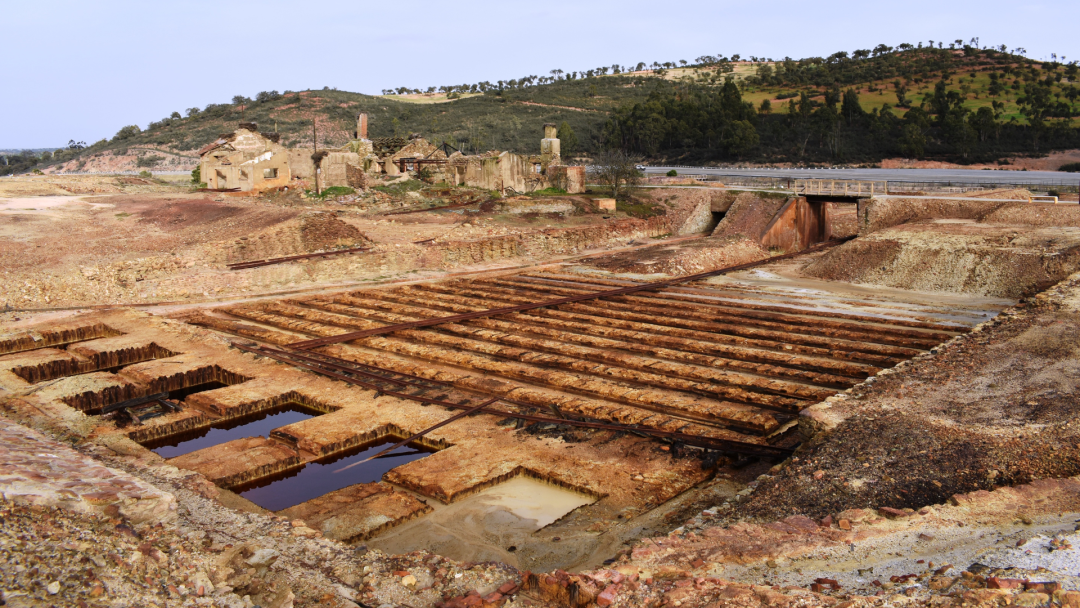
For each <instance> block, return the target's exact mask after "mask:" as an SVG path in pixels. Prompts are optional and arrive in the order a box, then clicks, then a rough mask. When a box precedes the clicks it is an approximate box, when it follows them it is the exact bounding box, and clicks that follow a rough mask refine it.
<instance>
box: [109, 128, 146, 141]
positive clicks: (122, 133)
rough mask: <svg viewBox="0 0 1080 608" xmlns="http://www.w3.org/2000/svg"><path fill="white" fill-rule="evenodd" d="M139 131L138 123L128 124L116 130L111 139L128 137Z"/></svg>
mask: <svg viewBox="0 0 1080 608" xmlns="http://www.w3.org/2000/svg"><path fill="white" fill-rule="evenodd" d="M139 133H142V129H140V128H139V127H138V125H128V126H126V127H124V128H122V129H120V130H119V131H117V132H116V135H114V136H113V141H120V140H122V139H130V138H132V137H135V136H136V135H138V134H139Z"/></svg>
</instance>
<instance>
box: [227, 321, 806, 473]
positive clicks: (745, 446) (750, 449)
mask: <svg viewBox="0 0 1080 608" xmlns="http://www.w3.org/2000/svg"><path fill="white" fill-rule="evenodd" d="M232 344H233V346H235V347H236V348H238V349H240V350H242V351H244V352H248V353H252V354H256V355H262V356H264V357H269V358H271V359H274V360H276V361H280V362H282V363H285V364H287V365H293V366H296V367H301V368H304V369H307V370H310V371H313V372H315V373H317V374H321V375H323V376H326V377H327V378H332V379H334V380H340V381H342V382H345V383H348V384H352V385H354V386H359V387H361V388H365V389H368V390H373V391H377V392H380V393H382V394H384V395H389V396H391V397H398V398H400V399H408V400H410V401H418V402H420V403H428V404H431V405H441V406H443V407H447V408H451V409H457V410H472V409H475V406H473V405H468V404H460V403H453V402H451V401H443V400H441V399H433V398H430V397H422V396H420V395H410V394H408V393H402V392H399V391H388V390H386V389H385V388H382V387H379V386H376V385H374V384H371V383H370V382H366V381H364V380H360V379H358V378H353V377H350V376H347V375H345V374H342V373H339V372H336V371H332V370H330V369H327V367H329V366H326V367H324V366H322V365H319V364H315V363H309V362H308V361H309V360H310V357H303V356H297V354H296V353H290V352H287V351H283V350H279V349H275V348H266V347H261V346H256V347H252V346H248V345H246V344H242V343H239V342H233V343H232ZM323 356H324V357H327V358H331V357H330V356H329V355H323ZM340 361H341V363H342V365H339V367H345V366H346V365H347V364H349V363H352V362H350V361H346V360H344V359H341V360H340ZM387 371H391V370H387ZM352 372H353V370H349V373H352ZM394 373H396V372H394ZM381 379H384V380H386V378H381ZM397 382H399V383H400V382H401V381H400V380H399V381H397ZM485 396H486V397H488V398H490V397H491V396H490V395H485ZM476 412H477V413H483V414H491V415H493V416H500V417H503V418H510V419H517V420H526V421H529V422H539V423H542V424H556V425H565V426H576V427H581V428H588V429H597V430H605V431H617V432H626V433H636V434H641V435H646V436H650V437H654V438H658V439H669V440H671V441H677V442H679V443H684V444H686V445H691V446H695V447H699V448H704V449H708V450H716V451H720V452H726V453H732V454H745V455H749V456H759V457H763V458H787V457H788V456H790V455H791V453H792V452H793V451H794V450H791V449H788V448H781V447H776V446H771V445H761V444H756V443H746V442H742V441H733V440H730V439H715V438H712V437H701V436H698V435H690V434H687V433H680V432H678V431H662V430H659V429H652V428H648V427H637V426H629V425H623V424H614V423H607V422H586V421H582V420H573V419H569V418H549V417H546V416H535V415H532V414H521V413H517V412H504V411H501V410H493V409H488V408H487V407H485V408H484V409H479V410H476Z"/></svg>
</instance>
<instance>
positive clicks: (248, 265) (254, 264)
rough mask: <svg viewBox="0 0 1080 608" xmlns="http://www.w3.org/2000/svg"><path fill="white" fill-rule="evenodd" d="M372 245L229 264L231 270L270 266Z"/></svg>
mask: <svg viewBox="0 0 1080 608" xmlns="http://www.w3.org/2000/svg"><path fill="white" fill-rule="evenodd" d="M370 250H371V247H353V248H352V249H338V250H337V251H324V252H323V253H305V254H301V255H289V256H285V257H281V258H267V259H265V260H252V261H250V262H237V263H235V264H229V265H228V269H229V270H244V269H247V268H258V267H260V266H270V265H272V264H284V263H286V262H292V261H295V260H308V259H311V258H325V257H330V256H335V255H348V254H350V253H360V252H362V251H370Z"/></svg>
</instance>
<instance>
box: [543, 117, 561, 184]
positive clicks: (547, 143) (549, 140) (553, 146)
mask: <svg viewBox="0 0 1080 608" xmlns="http://www.w3.org/2000/svg"><path fill="white" fill-rule="evenodd" d="M561 164H562V157H561V156H560V155H559V137H558V131H557V130H556V127H555V124H554V123H550V122H549V123H546V124H545V125H544V139H541V140H540V170H541V171H544V172H546V171H547V168H548V167H549V166H550V165H561Z"/></svg>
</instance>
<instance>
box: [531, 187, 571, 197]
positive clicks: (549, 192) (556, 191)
mask: <svg viewBox="0 0 1080 608" xmlns="http://www.w3.org/2000/svg"><path fill="white" fill-rule="evenodd" d="M564 194H566V190H563V189H562V188H544V189H543V190H536V191H535V192H530V193H529V196H562V195H564Z"/></svg>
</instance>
